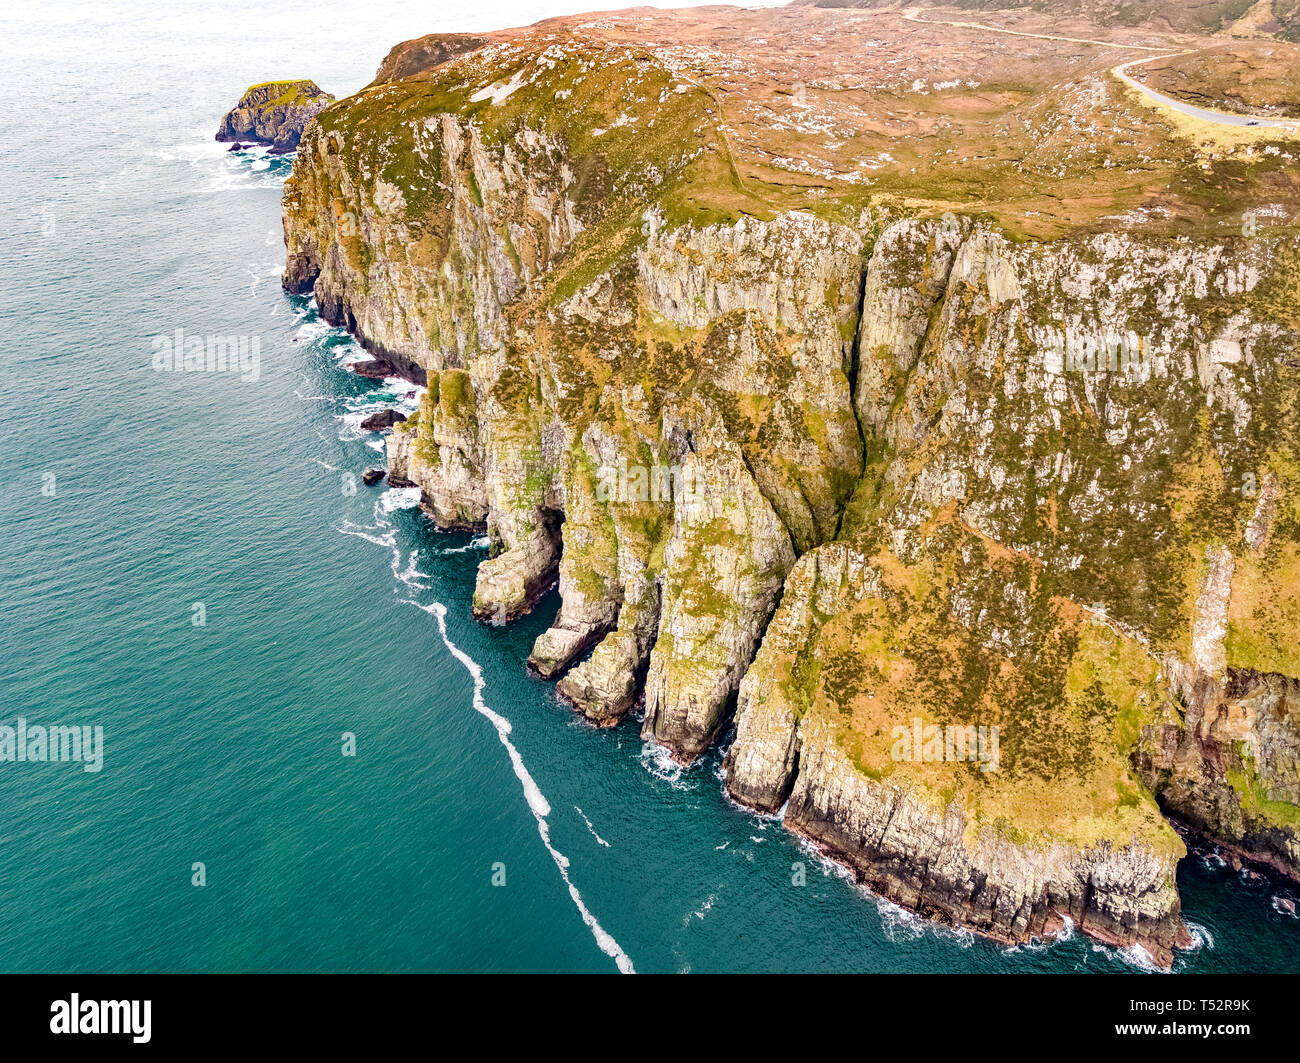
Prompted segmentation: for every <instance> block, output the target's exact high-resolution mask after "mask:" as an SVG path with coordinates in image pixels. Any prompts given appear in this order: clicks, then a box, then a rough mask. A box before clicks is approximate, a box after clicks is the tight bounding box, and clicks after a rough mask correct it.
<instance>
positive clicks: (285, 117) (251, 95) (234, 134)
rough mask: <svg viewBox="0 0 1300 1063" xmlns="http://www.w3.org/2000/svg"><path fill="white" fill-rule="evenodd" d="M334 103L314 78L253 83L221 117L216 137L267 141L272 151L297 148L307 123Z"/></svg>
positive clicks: (332, 98) (254, 141)
mask: <svg viewBox="0 0 1300 1063" xmlns="http://www.w3.org/2000/svg"><path fill="white" fill-rule="evenodd" d="M333 102H334V97H333V96H331V95H330V94H329V93H328V92H324V91H322V90H321V89H320V88H319V87H318V86H317V85H316V82H314V81H307V80H302V81H265V82H263V83H262V84H260V85H253V86H252V87H251V88H249V89H248V91H247V92H245V93H244V95H243V96H242V97H241V98H240V100H239V103H237V104H236V105H235V107H234V108H233V109H232V110H231V111H230V112H229V113H227V115H226V117H225V118H223V119H222V120H221V128H220V129H218V130H217V139H218V140H224V141H229V140H233V141H236V142H238V143H247V142H252V143H254V144H269V145H270V146H271V154H273V155H287V154H288V153H289V152H291V151H296V150H297V148H298V143H299V141H300V140H301V139H302V133H303V130H304V129H305V128H306V127H307V123H308V122H309V121H311V120H312V119H313V118H314V117H316V115H318V114H319V113H320V112H321V111H323V110H324V109H325V108H326V107H328V106H329V105H330V104H331V103H333Z"/></svg>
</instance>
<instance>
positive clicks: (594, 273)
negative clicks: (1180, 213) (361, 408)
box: [284, 16, 1300, 962]
mask: <svg viewBox="0 0 1300 1063" xmlns="http://www.w3.org/2000/svg"><path fill="white" fill-rule="evenodd" d="M665 17H667V16H665ZM463 43H464V42H463V41H460V40H459V39H458V40H457V41H456V42H453V44H454V45H455V46H454V47H451V46H448V45H447V44H446V42H444V41H442V40H441V38H439V39H436V40H435V39H425V40H424V41H422V42H413V44H412V45H411V46H402V48H400V49H395V50H394V53H393V55H391V56H390V57H389V59H388V60H386V63H385V70H384V71H381V75H382V76H381V78H380V79H379V80H378V81H377V82H376V83H375V84H374V85H373V86H371V87H370V88H369V89H367V90H365V91H364V92H362V93H360V94H358V95H357V96H356V97H352V98H350V99H348V100H345V101H342V102H340V103H338V104H336V105H334V106H333V107H331V108H329V109H328V110H326V111H324V112H323V113H322V114H320V115H319V116H318V118H317V119H316V121H315V122H313V123H312V124H311V125H309V126H308V128H307V131H306V133H305V135H304V137H303V140H302V144H301V146H300V149H299V153H298V158H297V162H296V164H295V169H294V174H293V176H292V178H291V179H290V181H289V182H288V184H287V185H286V189H285V199H284V223H285V236H286V242H287V245H288V257H287V263H286V271H285V286H286V288H288V289H289V290H291V291H297V292H306V291H312V292H314V294H315V296H316V299H317V302H318V304H319V306H320V309H321V312H322V314H323V315H324V316H325V317H326V318H327V319H328V320H331V321H334V322H336V323H339V324H344V325H346V326H347V327H348V328H349V329H351V330H352V331H353V332H354V333H356V334H357V335H358V336H359V337H360V339H361V340H362V342H363V343H364V344H365V345H366V346H367V347H368V348H369V349H371V350H373V351H375V352H377V353H382V354H383V355H384V356H386V357H390V358H391V359H393V360H394V361H395V363H398V364H402V365H405V366H407V367H409V369H410V370H411V373H412V375H415V374H416V373H417V372H418V374H419V375H420V378H423V379H426V380H427V382H428V391H427V393H426V394H425V396H424V398H423V401H422V403H421V406H420V410H419V412H418V413H417V414H416V415H415V416H414V417H412V418H411V419H410V420H408V421H407V422H405V423H403V424H399V425H397V426H396V427H395V428H394V430H393V432H392V433H391V435H390V436H389V439H388V451H389V465H390V471H391V472H392V474H393V475H394V476H397V477H401V478H405V479H409V480H411V481H413V482H415V483H417V484H418V485H419V486H420V487H421V488H422V490H423V494H424V499H425V503H426V507H427V509H428V510H429V512H430V513H431V514H432V515H433V517H434V519H435V520H437V521H438V523H439V524H440V525H442V526H444V527H449V528H450V527H455V528H479V527H485V528H486V529H487V532H488V535H489V537H490V540H491V553H490V556H489V558H488V559H487V560H486V561H484V562H483V564H482V565H481V567H480V569H479V574H478V583H477V588H476V592H475V597H474V610H475V613H476V614H477V615H479V616H480V617H482V618H484V619H493V620H508V619H510V618H511V617H513V616H516V615H518V614H520V613H521V612H524V611H526V610H527V609H529V608H531V607H532V605H533V604H535V602H536V601H537V599H538V598H539V597H540V595H541V594H542V593H543V592H544V591H545V590H546V589H547V588H549V587H550V586H551V585H552V584H553V583H554V582H555V581H558V584H559V588H560V593H561V598H562V603H563V604H562V607H561V609H560V611H559V613H558V615H557V616H556V618H555V620H554V622H553V624H552V626H551V627H550V628H549V629H548V630H547V631H546V632H545V633H544V634H543V635H542V636H541V637H540V638H539V639H538V640H537V643H536V645H535V647H534V649H533V653H532V657H531V664H532V666H533V667H534V668H536V669H537V670H538V671H539V672H540V673H541V674H543V675H545V676H556V677H562V678H560V683H559V688H558V689H559V693H560V694H561V696H563V697H564V698H565V699H567V700H568V701H570V702H571V703H572V704H574V706H575V707H576V708H577V709H578V710H580V711H581V712H583V713H584V714H585V715H586V716H588V717H589V718H590V719H592V720H593V721H595V722H597V723H599V724H602V725H605V724H612V723H615V722H617V721H618V720H619V719H620V718H622V717H623V716H624V715H626V714H627V713H629V712H630V711H631V710H632V709H633V707H634V706H635V705H636V703H637V700H638V698H641V697H643V698H644V716H643V723H642V733H643V735H644V737H645V738H647V739H648V740H652V741H655V742H658V743H662V744H663V745H665V746H667V747H668V748H669V749H670V750H671V751H673V752H674V754H675V755H677V756H679V757H680V758H681V759H683V760H690V759H693V758H694V757H696V756H698V755H699V754H700V753H701V752H702V751H704V750H705V749H707V748H708V747H709V745H710V744H711V743H712V742H713V741H715V740H716V738H717V736H718V734H719V732H720V730H721V728H722V726H723V725H724V723H725V722H726V720H727V718H728V715H729V713H730V711H731V709H732V707H733V705H734V707H735V716H736V739H735V742H734V744H733V745H732V747H731V748H730V749H729V751H728V752H727V756H726V773H727V782H726V785H727V788H728V790H729V791H730V793H731V794H732V795H733V796H734V797H735V798H736V799H737V800H739V801H742V802H744V803H746V804H749V805H752V806H755V807H757V808H760V809H764V810H767V811H775V810H776V809H778V808H780V807H781V806H782V805H787V803H788V805H787V809H786V816H785V821H786V824H787V825H788V826H789V827H791V829H793V830H796V831H798V832H800V833H802V834H804V835H806V836H808V837H809V838H811V839H814V840H815V841H817V842H818V843H819V844H821V845H822V846H824V847H825V848H827V849H828V850H830V851H833V852H834V853H836V854H837V855H838V856H839V857H840V858H842V859H844V860H845V861H846V862H847V863H849V864H850V865H851V866H853V867H854V868H856V869H857V871H858V873H859V874H860V875H861V876H862V878H863V879H864V881H866V882H867V883H868V884H870V885H871V886H872V887H873V888H874V889H876V890H878V891H879V892H881V893H883V894H885V895H887V896H889V897H891V898H893V899H895V900H897V901H899V902H900V903H903V904H906V905H908V906H910V907H912V908H915V909H917V910H919V911H922V912H924V913H926V914H930V915H934V916H935V917H938V918H942V919H945V920H948V921H953V922H960V923H962V924H965V925H969V926H972V927H974V928H976V929H978V930H980V931H981V932H984V933H987V934H989V935H991V936H994V937H997V938H999V939H1003V940H1009V941H1011V940H1024V939H1025V938H1027V937H1028V936H1030V935H1033V934H1040V933H1043V932H1044V931H1049V930H1051V929H1053V928H1055V927H1059V926H1060V925H1061V923H1062V921H1063V920H1064V919H1065V918H1066V917H1068V918H1070V919H1072V920H1073V921H1074V922H1075V923H1076V924H1077V925H1079V926H1080V927H1081V928H1082V929H1083V930H1084V931H1085V932H1088V933H1090V934H1092V935H1094V936H1096V937H1098V938H1100V939H1102V940H1105V941H1110V942H1115V943H1118V944H1125V945H1127V944H1131V943H1134V942H1140V943H1142V944H1143V945H1144V946H1146V947H1147V948H1148V950H1149V951H1150V952H1151V953H1152V954H1153V955H1154V956H1156V957H1157V958H1158V959H1160V960H1161V961H1163V962H1168V961H1169V958H1170V955H1171V950H1172V949H1173V948H1174V947H1175V946H1176V945H1178V944H1180V943H1182V942H1183V941H1185V938H1184V937H1183V932H1182V931H1181V924H1180V922H1179V919H1178V897H1177V891H1176V888H1175V884H1174V869H1175V867H1176V864H1177V861H1178V859H1179V858H1180V857H1181V856H1182V854H1183V852H1184V849H1183V845H1182V843H1181V841H1180V840H1179V838H1178V837H1177V835H1176V834H1175V833H1174V832H1173V831H1172V830H1171V828H1170V827H1169V825H1168V823H1167V822H1166V821H1165V819H1164V817H1163V815H1162V813H1161V808H1160V804H1161V803H1163V804H1164V805H1165V806H1166V807H1167V808H1168V809H1169V810H1171V811H1173V812H1175V813H1177V814H1178V815H1179V816H1180V817H1181V818H1184V819H1186V820H1188V821H1189V822H1191V823H1193V824H1194V825H1195V826H1196V827H1197V828H1198V829H1200V830H1201V831H1203V832H1204V833H1205V834H1207V835H1209V836H1210V837H1212V838H1215V839H1219V840H1222V841H1224V842H1225V843H1229V844H1233V845H1237V846H1239V847H1240V848H1241V849H1242V850H1244V851H1249V852H1250V853H1251V854H1252V855H1254V856H1256V857H1258V858H1260V859H1267V860H1269V861H1270V862H1272V863H1273V864H1274V865H1275V866H1277V867H1279V868H1282V869H1284V870H1287V871H1288V872H1289V873H1291V874H1293V875H1295V874H1296V873H1297V870H1300V862H1298V861H1297V853H1298V852H1300V849H1298V848H1297V844H1298V843H1297V838H1298V835H1297V825H1298V824H1300V810H1298V809H1297V805H1298V803H1300V760H1298V759H1297V751H1298V750H1300V717H1298V716H1297V705H1298V704H1300V695H1298V694H1297V688H1298V686H1300V683H1298V680H1297V677H1300V659H1297V651H1296V642H1295V639H1294V631H1295V630H1296V627H1295V623H1294V621H1296V620H1297V619H1300V617H1298V616H1297V613H1300V604H1298V603H1300V595H1298V594H1297V590H1298V589H1300V523H1298V520H1297V518H1300V508H1297V503H1296V501H1295V499H1296V497H1297V496H1296V491H1295V489H1296V486H1297V475H1298V473H1297V470H1298V469H1300V462H1298V461H1297V457H1298V451H1300V446H1298V443H1300V426H1298V424H1297V418H1298V414H1297V410H1298V409H1300V407H1298V406H1297V403H1296V398H1297V395H1296V391H1297V382H1298V381H1297V378H1298V376H1300V371H1298V366H1300V344H1298V342H1297V332H1296V329H1297V326H1298V325H1300V320H1298V316H1300V309H1298V307H1297V300H1296V296H1295V291H1296V282H1297V278H1298V277H1300V265H1298V264H1300V243H1298V242H1297V241H1296V240H1295V238H1294V237H1293V236H1290V235H1286V234H1274V235H1269V234H1263V235H1256V236H1255V237H1253V238H1251V239H1246V238H1243V237H1235V236H1233V237H1223V238H1217V239H1205V238H1197V239H1190V238H1187V237H1183V238H1173V237H1168V236H1158V235H1150V234H1147V235H1143V234H1140V233H1135V232H1112V233H1104V234H1095V233H1094V234H1088V233H1077V234H1071V235H1068V236H1064V237H1061V238H1059V239H1057V240H1054V241H1050V242H1027V241H1013V240H1012V239H1010V238H1009V237H1008V236H1007V235H1006V234H1005V232H1004V231H1002V229H1001V227H1000V226H999V225H997V224H996V223H995V222H993V221H991V220H990V219H988V218H985V219H982V220H980V221H978V222H977V221H974V220H971V219H969V218H966V219H959V218H956V217H955V216H953V215H948V216H947V217H945V218H943V219H939V218H937V217H931V218H929V219H926V218H922V217H916V216H912V215H914V214H915V213H916V212H915V211H914V210H909V209H908V208H907V207H906V206H905V205H903V204H900V203H897V202H893V201H890V202H879V203H877V202H873V201H871V199H870V197H863V196H861V195H860V194H858V193H856V192H855V193H854V194H852V195H844V196H842V197H841V198H839V199H837V200H835V201H834V202H819V203H818V208H817V209H816V210H789V209H783V207H782V206H781V204H780V203H778V204H777V205H776V206H773V205H772V204H771V203H765V202H764V201H762V200H761V198H756V195H757V193H756V190H755V184H754V179H753V178H752V175H751V177H750V178H749V179H746V178H745V176H744V175H742V173H741V172H740V170H739V169H738V168H737V165H736V160H735V156H734V155H733V154H732V148H731V142H730V133H729V132H728V127H727V126H726V124H725V122H724V121H723V120H722V116H721V113H720V107H719V102H718V98H717V96H716V94H715V93H714V92H713V91H712V90H711V89H709V88H707V87H706V86H704V85H701V84H700V83H699V82H698V81H696V80H695V79H694V78H692V77H688V76H686V75H684V74H683V73H682V71H681V69H680V68H679V67H678V66H676V65H674V64H673V63H671V62H667V61H665V60H663V59H662V58H659V57H657V56H656V55H655V54H654V53H651V52H647V51H645V50H644V49H637V48H633V47H624V46H612V45H608V44H604V45H597V44H594V43H593V42H591V41H590V40H587V39H586V38H582V37H580V36H574V37H572V38H569V37H564V36H562V35H561V36H557V35H556V34H550V35H548V36H544V37H542V38H541V39H539V40H536V41H534V40H531V39H528V40H524V41H513V40H497V39H495V38H493V39H491V40H489V41H488V43H486V44H484V45H483V46H481V47H480V46H478V44H474V45H466V47H465V48H461V44H463ZM771 196H772V198H773V199H776V200H780V199H781V196H780V195H778V194H777V193H775V192H774V193H772V194H771ZM809 196H810V198H813V199H815V198H817V197H814V196H812V194H811V193H809ZM589 651H590V652H589ZM588 653H589V655H588Z"/></svg>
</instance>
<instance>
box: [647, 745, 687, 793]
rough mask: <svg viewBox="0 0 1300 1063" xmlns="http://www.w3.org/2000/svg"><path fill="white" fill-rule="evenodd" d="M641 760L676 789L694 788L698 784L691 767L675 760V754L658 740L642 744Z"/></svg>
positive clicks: (653, 772) (658, 777)
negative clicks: (690, 769)
mask: <svg viewBox="0 0 1300 1063" xmlns="http://www.w3.org/2000/svg"><path fill="white" fill-rule="evenodd" d="M640 760H641V764H642V766H643V767H644V768H645V770H646V771H648V772H649V773H650V774H651V775H653V776H654V777H655V778H656V779H662V780H663V781H664V782H666V783H668V785H669V786H671V787H672V788H673V789H674V790H694V789H695V787H696V786H697V785H698V783H697V779H696V777H695V776H693V775H691V774H689V769H688V768H685V767H683V766H682V765H681V764H679V763H678V762H677V761H675V760H674V759H673V755H672V754H671V753H669V752H668V750H667V749H666V748H664V747H663V746H661V745H659V744H658V743H657V742H646V743H644V744H643V745H642V746H641V756H640Z"/></svg>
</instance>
